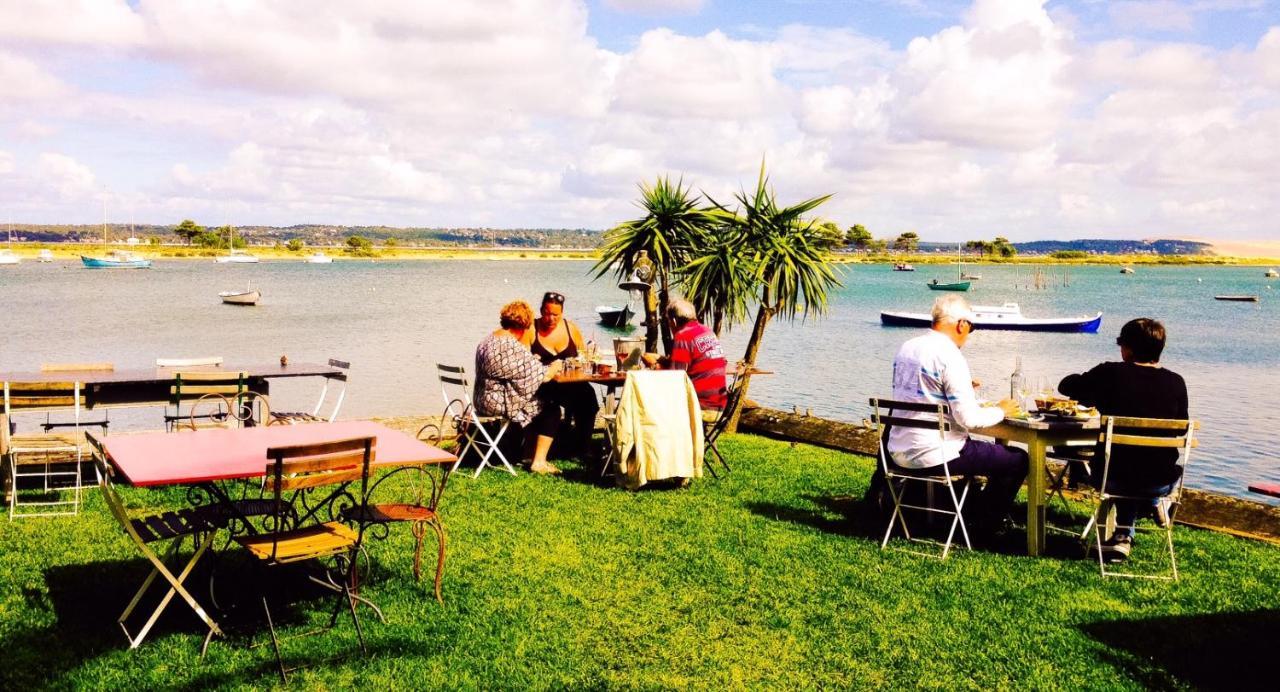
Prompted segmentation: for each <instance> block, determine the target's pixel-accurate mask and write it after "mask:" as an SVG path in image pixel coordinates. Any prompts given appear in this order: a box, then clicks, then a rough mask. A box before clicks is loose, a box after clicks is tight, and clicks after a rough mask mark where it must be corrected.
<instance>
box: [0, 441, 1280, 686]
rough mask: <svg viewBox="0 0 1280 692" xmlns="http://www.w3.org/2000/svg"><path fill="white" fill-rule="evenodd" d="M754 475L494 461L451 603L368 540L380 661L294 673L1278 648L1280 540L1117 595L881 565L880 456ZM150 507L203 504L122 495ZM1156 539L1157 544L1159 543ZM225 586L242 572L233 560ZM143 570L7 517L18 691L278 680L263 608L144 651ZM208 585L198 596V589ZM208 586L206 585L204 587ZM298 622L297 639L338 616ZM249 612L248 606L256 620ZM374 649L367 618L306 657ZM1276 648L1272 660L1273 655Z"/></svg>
mask: <svg viewBox="0 0 1280 692" xmlns="http://www.w3.org/2000/svg"><path fill="white" fill-rule="evenodd" d="M721 445H722V448H723V449H724V450H725V451H726V453H727V454H728V455H729V457H730V459H731V460H732V462H733V463H734V471H733V473H732V474H731V475H730V476H728V477H727V478H724V479H721V480H718V481H717V480H713V479H710V478H708V479H704V480H701V481H697V482H695V483H694V484H693V485H692V487H690V488H689V489H687V490H652V491H641V492H637V493H631V492H625V491H621V490H616V489H612V488H608V487H604V486H601V485H597V484H595V483H593V482H591V480H590V479H591V478H592V477H594V474H593V473H589V471H588V470H587V469H578V468H575V467H573V465H572V464H570V463H568V462H566V463H565V464H564V466H565V468H566V469H567V471H568V472H567V473H566V476H567V477H566V478H561V479H553V478H544V477H536V476H532V475H529V474H522V475H520V476H518V477H511V476H509V475H507V474H505V473H501V472H495V471H489V472H486V473H485V474H484V475H482V476H481V478H479V479H471V478H470V477H462V476H459V477H457V478H454V479H452V481H451V482H450V486H449V492H448V494H447V495H446V498H445V503H444V505H443V506H442V507H443V511H444V513H445V519H446V522H447V526H448V530H449V535H450V540H451V543H450V550H449V563H448V567H447V570H446V573H445V605H444V606H440V605H439V604H437V603H436V602H435V600H434V599H433V598H432V597H431V596H430V593H429V591H430V589H429V580H424V582H423V583H422V584H415V583H414V581H413V579H412V574H411V571H410V558H411V542H410V537H409V534H408V531H407V530H404V529H403V528H401V529H400V530H397V531H393V532H392V535H391V537H390V539H389V540H387V541H372V542H371V545H370V550H371V554H372V556H373V559H374V562H375V569H376V571H375V574H374V577H373V579H372V581H371V582H370V583H368V584H367V585H366V590H365V594H366V595H368V596H369V597H371V598H373V599H374V600H376V601H377V602H378V603H379V604H380V605H381V606H382V607H383V609H384V611H385V612H386V615H387V618H388V623H387V624H381V623H379V622H377V620H376V619H375V618H373V617H372V616H371V614H370V613H369V612H368V611H365V612H364V613H363V615H364V619H363V622H364V624H365V632H366V636H367V638H368V641H369V646H370V650H371V655H370V656H369V657H368V658H367V659H360V658H359V657H358V656H352V657H348V658H345V659H342V660H337V661H332V662H328V663H322V664H320V665H317V666H315V667H311V668H308V669H305V670H303V671H299V672H297V673H295V674H294V676H293V678H292V681H293V683H294V684H295V685H297V686H302V687H323V688H339V687H351V686H355V685H361V686H365V687H371V688H375V689H382V688H402V687H410V686H412V687H415V688H434V687H446V688H470V689H492V688H504V689H507V688H519V689H529V688H533V689H546V688H646V689H649V688H673V687H677V688H679V687H683V688H689V687H693V688H714V689H719V688H740V687H751V688H787V689H790V688H816V687H826V688H831V687H835V688H851V687H859V688H860V687H895V688H896V687H917V686H922V687H933V688H970V689H972V688H990V687H1003V688H1008V687H1015V686H1016V687H1035V688H1077V687H1088V688H1100V687H1106V688H1141V687H1151V686H1156V687H1180V686H1225V685H1226V684H1227V683H1228V681H1235V682H1240V681H1241V676H1243V675H1246V674H1247V671H1248V670H1250V669H1255V668H1256V669H1258V670H1265V665H1261V666H1259V665H1258V663H1259V662H1262V661H1266V660H1269V659H1266V658H1263V656H1264V655H1266V654H1269V653H1270V650H1271V648H1272V647H1273V646H1274V642H1275V641H1277V639H1278V637H1280V610H1277V596H1276V594H1277V593H1280V588H1278V587H1280V550H1277V549H1276V548H1274V547H1271V546H1268V545H1266V544H1261V543H1256V542H1250V541H1246V540H1242V539H1237V538H1232V537H1230V536H1226V535H1220V534H1213V533H1208V532H1203V531H1196V530H1191V529H1187V528H1185V527H1180V528H1179V529H1178V530H1177V531H1176V532H1175V541H1176V545H1177V548H1178V555H1179V558H1180V566H1181V568H1182V572H1183V578H1182V581H1180V582H1178V583H1173V584H1170V583H1155V582H1135V581H1130V580H1108V581H1105V582H1104V581H1103V580H1102V579H1100V577H1099V576H1098V574H1097V569H1096V565H1095V564H1094V563H1091V562H1089V561H1086V560H1082V559H1079V558H1078V557H1076V551H1075V550H1074V549H1073V546H1072V543H1071V541H1069V540H1068V539H1066V538H1057V539H1055V540H1054V541H1053V542H1051V545H1050V552H1051V553H1053V555H1050V556H1049V557H1044V558H1037V559H1031V558H1027V557H1025V556H1021V555H1018V554H1017V553H1018V552H1019V549H1020V547H1021V544H1022V541H1023V536H1022V534H1020V533H1016V534H1015V535H1012V536H1010V537H1008V539H1007V541H1006V543H1007V544H1005V545H999V546H997V547H996V548H995V549H994V550H987V551H974V552H968V551H960V552H959V553H958V554H956V555H954V556H953V557H952V558H951V559H949V560H947V561H946V562H940V561H937V560H933V559H927V558H921V557H917V556H914V555H910V554H907V553H905V552H901V551H892V550H891V551H884V552H882V551H880V549H879V545H878V542H877V541H876V540H875V539H874V538H871V537H869V535H870V534H872V533H878V532H879V530H881V529H882V528H883V527H882V526H881V525H875V526H868V525H863V524H861V523H859V522H858V521H857V520H856V519H854V518H853V517H856V516H858V514H859V513H858V511H857V510H858V507H857V501H856V500H855V499H853V498H856V497H858V496H860V495H861V493H862V491H863V490H864V489H865V487H866V485H867V482H868V479H869V477H870V473H871V470H872V467H871V462H870V461H869V460H867V459H865V458H861V457H856V456H851V455H846V454H842V453H837V452H832V451H827V450H821V449H816V448H811V447H806V446H792V445H789V444H787V443H782V442H776V441H771V440H766V439H763V438H757V437H751V436H736V437H726V438H725V439H724V440H722V442H721ZM126 497H127V499H128V500H129V501H130V502H136V503H138V504H139V505H148V506H157V505H162V504H163V503H165V502H169V503H172V504H178V503H179V502H180V499H181V495H180V494H178V493H177V492H164V491H126ZM1156 547H1157V546H1156V545H1155V542H1154V541H1153V540H1151V539H1147V540H1145V541H1141V542H1140V543H1139V544H1138V546H1137V548H1136V552H1138V553H1141V552H1144V551H1145V552H1146V553H1148V554H1150V553H1154V552H1155V548H1156ZM222 564H223V566H222V567H220V568H219V575H220V576H219V579H227V580H228V581H230V577H224V576H223V575H232V574H235V572H236V567H237V563H236V561H235V560H234V559H226V560H224V562H223V563H222ZM145 572H146V565H145V563H144V562H143V561H142V560H141V559H139V558H138V557H136V555H135V554H134V553H133V552H132V550H131V548H130V545H129V543H128V542H127V541H126V539H125V538H124V536H123V534H122V533H121V532H120V530H119V529H118V528H117V527H116V526H114V525H113V524H112V522H111V520H110V518H109V517H108V516H107V514H106V511H105V508H104V506H103V504H102V502H101V499H100V498H99V497H98V495H97V493H91V494H90V496H89V499H88V502H87V506H86V508H85V512H84V515H83V516H81V517H79V518H75V519H38V520H26V521H21V522H14V523H3V524H0V651H2V652H3V654H0V655H2V656H3V659H4V662H3V665H2V666H0V688H3V689H32V688H40V687H54V688H87V687H93V688H122V687H134V688H138V689H141V688H156V687H165V688H173V687H178V688H201V689H203V688H211V687H212V688H236V687H265V686H272V685H275V684H276V682H277V680H276V678H275V677H274V668H273V662H272V660H271V659H270V655H269V650H268V649H263V648H257V649H249V648H247V646H246V645H247V643H248V642H249V641H250V639H251V638H255V637H256V638H257V640H258V641H262V639H261V637H262V635H263V634H264V631H265V630H264V629H263V628H262V626H261V625H259V624H258V622H257V620H256V618H254V617H246V616H245V615H244V614H236V613H233V614H231V615H228V616H226V617H225V618H224V620H223V622H224V624H226V625H228V626H234V631H233V633H232V636H231V637H230V638H228V639H220V640H215V641H214V643H213V644H212V645H211V647H210V650H209V654H208V656H207V658H206V659H205V660H204V662H203V663H201V662H200V661H199V660H198V651H199V646H200V641H201V637H202V632H201V630H200V627H199V626H198V623H197V621H196V620H195V618H194V616H191V615H190V614H189V613H188V612H185V607H184V606H182V605H181V604H177V605H175V606H172V607H171V608H170V610H169V611H167V615H166V617H165V618H163V619H162V620H161V623H160V625H159V626H158V630H157V631H156V632H155V633H153V635H152V637H151V638H150V640H149V641H147V642H146V643H144V644H143V645H142V647H141V648H139V649H137V650H133V651H130V650H128V649H127V648H126V643H125V640H124V638H123V636H122V635H121V633H120V632H119V630H118V629H117V628H116V626H115V624H114V620H115V617H116V615H117V614H118V613H119V611H120V610H121V609H122V607H123V605H124V603H125V602H126V600H127V598H128V596H129V595H130V593H131V592H132V588H133V587H134V586H136V584H137V583H138V582H139V581H140V579H141V578H142V576H143V575H144V574H145ZM197 593H199V591H198V592H197ZM198 597H199V596H198ZM320 610H321V608H320V607H319V606H318V605H317V604H309V605H308V604H303V605H301V606H299V607H298V608H295V609H294V612H293V615H292V616H291V619H290V621H289V622H287V623H286V624H285V625H284V629H285V630H286V631H287V632H297V631H302V629H303V628H304V627H305V623H304V622H302V621H303V620H312V621H315V622H319V621H321V620H322V619H323V616H322V614H321V613H320ZM243 612H244V611H241V613H243ZM285 647H286V648H285V652H286V657H288V658H291V659H305V658H316V659H320V658H328V657H331V656H333V655H335V654H339V653H345V652H354V651H357V649H356V648H355V636H354V632H353V630H352V628H351V627H350V626H349V623H347V626H345V627H339V628H338V629H336V630H334V631H333V632H330V633H328V634H326V635H321V636H318V637H311V638H305V639H299V640H294V641H289V642H286V643H285ZM1264 652H1265V653H1264Z"/></svg>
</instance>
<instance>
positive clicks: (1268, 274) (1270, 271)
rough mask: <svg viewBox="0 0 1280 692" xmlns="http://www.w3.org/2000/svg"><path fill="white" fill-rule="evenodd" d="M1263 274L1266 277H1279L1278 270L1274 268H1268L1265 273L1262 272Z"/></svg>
mask: <svg viewBox="0 0 1280 692" xmlns="http://www.w3.org/2000/svg"><path fill="white" fill-rule="evenodd" d="M1263 276H1265V277H1267V278H1268V279H1274V278H1276V277H1280V272H1278V271H1276V270H1274V269H1268V270H1267V271H1266V273H1265V274H1263Z"/></svg>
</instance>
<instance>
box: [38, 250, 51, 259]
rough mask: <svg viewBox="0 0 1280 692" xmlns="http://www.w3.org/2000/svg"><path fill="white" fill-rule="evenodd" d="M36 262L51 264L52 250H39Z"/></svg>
mask: <svg viewBox="0 0 1280 692" xmlns="http://www.w3.org/2000/svg"><path fill="white" fill-rule="evenodd" d="M36 261H37V262H52V261H53V251H52V250H49V249H44V250H41V251H40V254H38V255H36Z"/></svg>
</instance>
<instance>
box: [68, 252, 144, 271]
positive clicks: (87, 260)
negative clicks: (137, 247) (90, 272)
mask: <svg viewBox="0 0 1280 692" xmlns="http://www.w3.org/2000/svg"><path fill="white" fill-rule="evenodd" d="M80 261H81V262H83V263H84V266H86V267H88V268H90V269H150V268H151V260H149V259H146V258H145V257H143V256H142V255H139V254H138V253H136V252H129V251H128V250H112V251H111V252H108V253H107V254H106V255H105V256H102V257H90V256H88V255H80Z"/></svg>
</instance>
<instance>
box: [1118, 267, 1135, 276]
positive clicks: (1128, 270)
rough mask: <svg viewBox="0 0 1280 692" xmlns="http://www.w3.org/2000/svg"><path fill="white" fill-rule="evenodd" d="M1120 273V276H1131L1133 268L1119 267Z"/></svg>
mask: <svg viewBox="0 0 1280 692" xmlns="http://www.w3.org/2000/svg"><path fill="white" fill-rule="evenodd" d="M1120 273H1121V274H1132V273H1133V267H1120Z"/></svg>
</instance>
